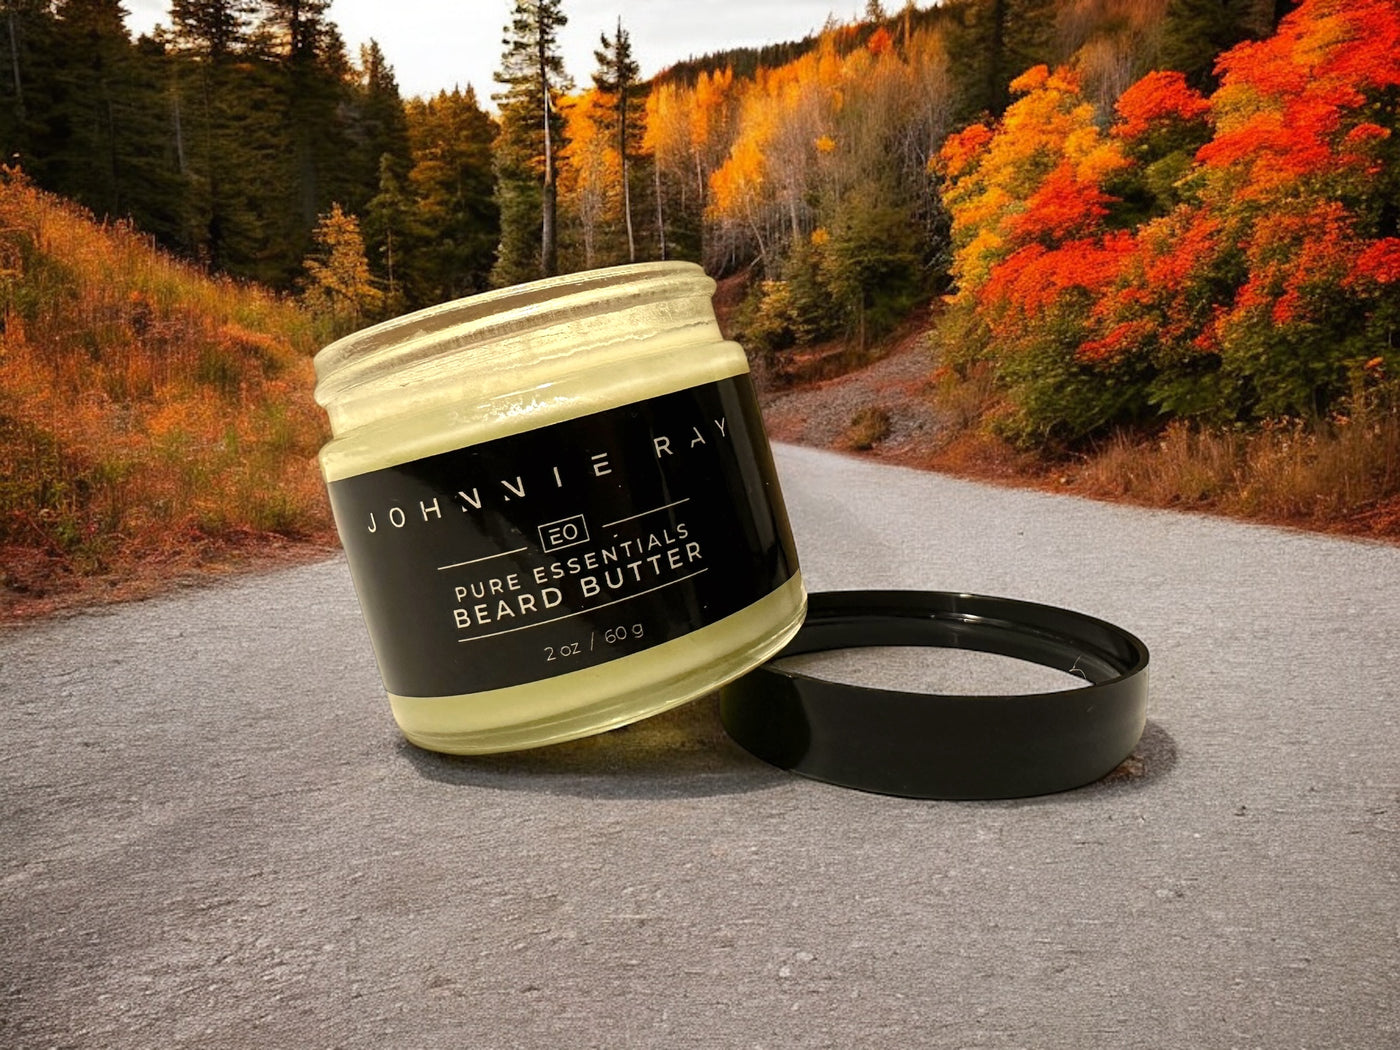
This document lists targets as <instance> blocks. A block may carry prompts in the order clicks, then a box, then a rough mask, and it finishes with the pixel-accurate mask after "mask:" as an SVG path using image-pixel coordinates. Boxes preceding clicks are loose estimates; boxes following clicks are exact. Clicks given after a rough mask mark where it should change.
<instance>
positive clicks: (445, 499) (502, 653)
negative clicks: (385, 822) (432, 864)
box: [329, 375, 797, 696]
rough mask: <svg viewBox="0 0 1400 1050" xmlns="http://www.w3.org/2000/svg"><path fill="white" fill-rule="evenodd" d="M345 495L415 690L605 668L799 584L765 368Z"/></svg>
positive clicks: (391, 660) (386, 473) (486, 447)
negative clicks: (755, 376)
mask: <svg viewBox="0 0 1400 1050" xmlns="http://www.w3.org/2000/svg"><path fill="white" fill-rule="evenodd" d="M329 488H330V497H331V505H332V507H333V508H334V510H335V518H336V523H337V525H338V527H339V530H340V538H341V542H342V543H343V545H344V547H345V551H346V554H347V556H348V557H349V561H350V572H351V575H352V576H353V577H354V580H355V589H356V591H357V592H358V594H359V597H360V605H361V607H362V608H363V610H364V614H365V621H366V623H367V624H368V626H369V632H370V637H371V638H372V639H373V641H374V649H375V654H376V655H377V657H378V659H379V668H380V671H381V672H382V674H383V676H384V684H385V687H386V688H387V689H388V691H389V692H390V693H393V694H395V695H397V696H450V695H455V694H458V693H475V692H482V691H485V690H488V689H499V688H502V687H504V686H511V685H519V684H521V683H524V682H533V681H537V680H539V679H542V678H550V677H553V676H554V675H560V674H566V673H568V672H570V671H577V670H580V669H581V668H584V667H591V666H593V665H595V664H600V663H604V662H606V661H608V660H612V659H616V658H617V657H619V656H626V655H628V654H630V653H635V652H639V651H641V650H643V649H647V648H650V647H651V646H653V645H659V644H661V643H662V642H666V641H669V640H671V639H673V638H679V637H681V636H682V635H685V634H689V633H690V632H691V631H694V630H696V629H697V628H700V627H704V626H706V625H707V624H711V623H714V622H716V621H718V620H720V619H723V618H724V617H726V616H729V615H730V614H732V613H735V612H738V611H739V610H740V609H743V608H745V607H747V606H749V605H752V604H753V603H754V602H756V601H758V600H759V599H760V598H763V597H764V596H766V595H768V594H770V593H771V592H772V591H773V590H775V589H776V588H778V587H780V586H781V585H782V584H784V583H785V582H787V581H788V580H789V579H790V578H791V577H792V575H793V574H794V573H795V572H796V571H797V555H796V551H795V550H794V548H793V542H792V534H791V531H790V529H789V526H788V520H787V514H786V511H785V510H784V508H783V503H782V498H781V495H780V494H779V492H778V485H777V480H776V474H775V471H774V468H773V459H772V455H771V453H770V451H769V449H768V441H767V437H766V435H765V434H764V430H763V421H762V419H761V417H760V416H759V411H758V403H757V400H756V398H755V396H754V390H753V384H752V382H751V381H750V379H749V377H748V376H747V375H745V376H736V377H734V378H732V379H725V380H722V381H720V382H718V383H708V384H705V385H703V386H697V387H692V388H691V389H689V390H682V391H678V392H676V393H673V394H665V395H663V396H661V397H656V398H651V399H649V400H646V401H640V402H637V403H636V404H631V405H625V406H623V407H621V408H615V409H609V410H608V411H605V412H599V413H596V414H595V415H591V416H585V417H583V418H581V419H573V420H569V421H567V422H564V423H556V424H554V425H552V426H548V427H542V428H540V429H538V430H532V431H528V432H526V433H522V434H516V435H513V436H511V437H507V438H501V439H499V440H496V441H489V442H486V443H484V444H480V445H473V446H470V447H468V448H462V449H456V450H454V451H452V452H444V453H442V454H441V455H436V456H429V457H427V458H425V459H420V460H415V461H414V462H412V463H405V464H403V465H401V466H397V467H391V468H388V469H385V470H378V471H374V472H372V473H369V474H361V475H357V476H355V477H350V478H345V479H343V480H341V481H336V482H332V483H331V484H330V486H329Z"/></svg>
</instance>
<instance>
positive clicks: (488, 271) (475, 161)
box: [381, 87, 539, 306]
mask: <svg viewBox="0 0 1400 1050" xmlns="http://www.w3.org/2000/svg"><path fill="white" fill-rule="evenodd" d="M407 110H408V133H409V141H410V144H411V146H412V150H413V168H412V170H411V171H410V172H409V175H408V191H409V195H410V196H411V197H412V199H413V213H412V216H411V221H410V223H409V224H408V228H407V229H406V231H405V239H404V240H403V242H402V243H404V244H405V249H404V251H403V252H401V253H399V257H400V258H402V259H403V265H402V266H399V265H397V264H396V267H395V269H396V272H398V273H401V274H402V277H401V280H402V283H403V288H404V292H405V294H406V296H407V298H408V303H409V305H410V306H429V305H432V304H434V303H440V302H445V301H447V300H449V299H456V298H459V297H461V296H463V295H470V294H472V293H474V292H480V291H484V290H485V289H486V288H487V286H488V285H489V284H490V283H491V282H492V281H493V280H495V281H496V282H497V283H501V282H500V280H499V277H498V275H497V274H498V271H493V269H492V264H493V263H494V262H495V260H496V246H497V242H498V241H499V240H502V239H504V232H503V229H502V221H501V218H500V213H499V211H498V210H497V209H498V203H497V197H495V196H493V194H492V184H493V170H492V143H493V141H497V142H498V141H500V138H501V136H500V135H498V134H497V125H496V122H495V121H493V120H492V119H491V117H490V115H489V114H487V113H486V111H485V110H483V109H482V108H481V106H480V104H479V103H478V102H477V97H476V92H475V91H474V90H473V89H472V88H471V87H468V88H467V89H466V91H459V90H456V89H453V90H452V91H450V92H447V91H443V92H439V93H438V94H437V95H436V96H435V97H433V98H431V99H411V100H410V101H409V103H408V107H407ZM381 203H387V202H381ZM533 215H534V216H536V217H537V216H538V215H539V212H538V210H535V211H534V212H533ZM526 227H527V228H533V229H538V227H537V226H536V225H535V223H534V221H533V220H531V219H529V218H528V217H527V222H526ZM415 231H419V232H417V233H415ZM498 270H499V268H498ZM537 275H538V273H537V271H534V270H529V271H526V272H525V273H524V274H523V275H522V276H520V277H518V278H516V279H518V280H527V279H529V278H531V277H534V276H537Z"/></svg>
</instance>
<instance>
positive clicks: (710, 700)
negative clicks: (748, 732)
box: [399, 693, 790, 799]
mask: <svg viewBox="0 0 1400 1050" xmlns="http://www.w3.org/2000/svg"><path fill="white" fill-rule="evenodd" d="M399 748H400V750H401V752H402V753H403V755H404V757H405V758H407V759H408V761H409V762H410V763H411V764H412V765H413V767H414V768H415V769H416V770H417V772H418V774H419V775H420V776H423V777H426V778H427V779H429V780H436V781H439V782H442V783H446V784H460V785H463V786H470V787H490V788H497V789H503V790H507V791H534V792H539V793H542V794H549V795H573V796H578V797H581V798H599V799H627V798H655V799H667V798H703V797H706V796H712V795H733V794H741V793H743V792H746V791H763V790H767V789H769V788H773V787H776V786H779V785H781V784H783V783H785V782H787V781H788V780H789V779H790V777H789V774H787V773H785V772H783V771H782V770H780V769H775V768H773V767H772V766H770V765H768V764H766V763H764V762H760V761H759V760H758V759H756V758H754V757H753V756H752V755H750V754H749V753H748V752H747V751H745V750H744V749H743V748H741V747H740V746H739V745H738V744H735V743H734V742H733V741H732V740H730V739H729V737H728V735H727V734H726V733H725V731H724V727H723V726H722V725H721V724H720V720H719V694H718V693H712V694H710V695H707V696H704V697H701V698H700V699H698V700H694V701H692V702H690V703H688V704H682V705H680V706H679V707H675V708H672V709H671V710H670V711H663V712H662V713H661V714H659V715H654V716H653V717H651V718H647V719H643V720H642V721H640V722H634V723H632V724H631V725H626V726H622V727H620V728H618V729H614V730H611V731H610V732H607V733H600V734H598V735H596V736H589V737H584V738H582V739H580V740H570V741H568V742H566V743H562V744H552V745H550V746H549V747H537V748H531V749H529V750H526V751H510V752H502V753H500V754H493V755H444V754H439V753H438V752H435V751H425V750H423V749H422V748H419V747H415V746H414V745H412V744H410V743H408V742H407V741H402V740H401V741H400V744H399Z"/></svg>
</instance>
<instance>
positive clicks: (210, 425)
mask: <svg viewBox="0 0 1400 1050" xmlns="http://www.w3.org/2000/svg"><path fill="white" fill-rule="evenodd" d="M0 320H2V321H3V326H4V327H3V333H0V462H3V464H4V470H3V472H0V618H3V616H4V614H5V613H4V611H5V610H6V609H7V608H8V609H9V610H10V612H11V613H13V612H14V611H15V610H20V611H22V610H23V609H26V608H36V609H43V608H47V607H50V606H52V605H53V604H54V603H55V602H60V603H61V602H62V600H63V595H64V593H65V592H67V591H69V590H72V589H73V588H74V587H75V586H77V585H78V583H79V581H81V580H82V579H84V578H97V579H105V580H109V581H111V582H112V587H113V589H116V588H117V587H118V585H119V584H120V585H121V586H123V587H129V581H130V579H131V578H133V577H142V576H145V577H155V578H156V580H158V579H159V578H160V577H162V576H168V575H170V574H178V573H179V572H182V571H184V570H185V569H189V568H194V567H197V566H199V565H200V564H207V563H210V562H219V561H220V560H222V559H223V558H225V557H226V555H228V553H229V552H231V551H236V550H237V549H239V548H240V547H247V546H249V545H255V546H263V547H265V546H267V545H268V544H269V543H271V544H273V545H276V544H277V543H279V542H283V541H288V540H295V541H307V540H310V541H315V542H317V543H322V544H324V543H327V542H329V541H330V537H331V530H330V518H329V509H328V507H327V505H326V502H325V496H324V492H323V488H322V484H321V481H320V477H319V475H318V473H317V470H316V466H315V460H314V457H315V453H316V450H317V449H318V448H319V446H320V444H321V443H322V441H323V440H324V416H323V415H322V414H321V412H320V410H319V408H317V406H316V405H315V403H314V402H313V401H312V400H311V396H310V394H311V387H312V382H313V380H312V370H311V353H312V351H313V350H314V349H315V348H316V347H317V346H318V345H319V342H320V340H321V339H322V338H323V337H325V335H327V334H328V333H327V332H326V331H325V330H323V329H320V328H318V326H317V324H316V323H315V322H314V321H313V320H312V316H311V315H310V314H309V313H308V312H306V311H305V310H303V309H302V308H300V307H299V306H298V305H296V304H295V303H293V302H290V301H287V300H284V299H283V298H281V297H279V296H276V295H273V294H271V293H269V292H267V291H264V290H260V289H258V288H255V287H251V286H247V285H243V284H239V283H237V282H235V281H233V280H230V279H226V278H215V277H210V276H208V275H207V274H205V273H204V272H203V271H201V270H199V269H197V268H195V267H193V266H190V265H188V264H185V263H182V262H179V261H177V260H175V259H173V258H172V257H170V256H168V255H166V254H164V253H162V252H159V251H157V250H155V249H154V248H153V247H152V245H151V242H150V238H149V237H147V236H146V235H144V234H141V233H139V232H137V231H136V230H134V229H132V228H131V227H130V226H127V225H124V224H100V223H98V222H96V221H95V220H94V219H93V218H92V216H91V215H89V214H88V213H86V212H85V211H83V210H82V209H81V208H79V207H77V206H76V205H73V204H71V203H69V202H67V201H64V200H62V199H60V198H57V197H54V196H52V195H50V194H47V193H44V192H42V191H40V190H38V189H36V188H35V187H34V186H33V185H31V184H30V183H29V182H27V181H26V180H25V179H24V178H23V177H22V176H20V175H19V174H17V173H14V172H10V173H7V174H5V175H4V177H3V180H0ZM156 580H152V582H156ZM122 593H126V591H125V590H124V591H122Z"/></svg>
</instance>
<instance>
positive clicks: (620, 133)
mask: <svg viewBox="0 0 1400 1050" xmlns="http://www.w3.org/2000/svg"><path fill="white" fill-rule="evenodd" d="M602 44H603V47H602V49H601V50H598V51H594V52H593V57H594V59H595V60H596V61H597V63H598V71H597V72H596V73H594V74H593V86H594V87H596V88H597V89H598V91H599V92H600V93H601V94H602V95H603V96H604V98H605V99H606V100H607V102H608V104H609V109H610V110H611V116H612V121H613V134H614V135H615V136H616V141H617V153H618V156H619V158H621V162H622V215H623V218H624V220H625V221H626V224H627V260H628V261H629V262H636V261H637V238H636V235H635V233H634V232H633V229H632V186H631V181H632V180H631V158H632V155H633V153H634V152H635V150H636V140H637V138H638V133H639V129H638V128H637V127H636V123H635V121H634V120H633V119H632V109H631V104H632V102H633V101H634V96H635V95H636V92H637V77H638V76H639V75H640V74H641V68H640V67H639V66H638V65H637V62H636V60H635V59H634V58H633V57H632V38H631V36H630V35H629V34H628V32H627V30H625V29H623V28H622V19H621V18H619V19H618V20H617V32H616V33H615V34H614V35H613V37H612V39H608V35H607V34H606V33H604V34H603V36H602Z"/></svg>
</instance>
